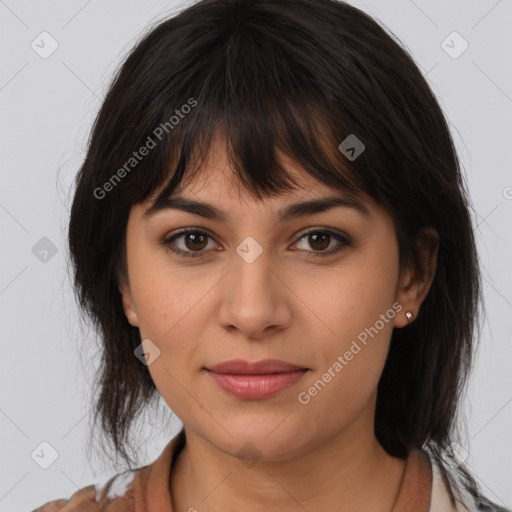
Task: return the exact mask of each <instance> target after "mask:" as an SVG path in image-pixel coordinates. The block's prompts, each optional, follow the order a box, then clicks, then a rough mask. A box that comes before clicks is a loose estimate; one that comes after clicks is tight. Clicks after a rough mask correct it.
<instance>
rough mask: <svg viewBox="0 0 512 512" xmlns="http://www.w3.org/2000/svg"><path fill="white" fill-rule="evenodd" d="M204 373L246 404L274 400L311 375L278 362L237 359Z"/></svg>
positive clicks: (293, 366) (294, 366)
mask: <svg viewBox="0 0 512 512" xmlns="http://www.w3.org/2000/svg"><path fill="white" fill-rule="evenodd" d="M204 370H206V372H207V374H208V375H209V376H210V377H211V378H212V379H213V381H214V382H215V383H216V384H217V385H218V386H219V387H220V388H221V389H222V390H224V391H225V392H227V393H229V394H230V395H232V396H235V397H237V398H240V399H244V400H259V399H263V398H268V397H270V396H273V395H275V394H277V393H279V392H280V391H282V390H284V389H286V388H289V387H291V386H293V385H294V384H296V383H297V382H298V381H299V380H300V379H301V378H302V377H303V376H304V375H305V374H306V373H307V372H308V371H310V369H309V368H305V367H302V366H298V365H295V364H291V363H287V362H285V361H280V360H277V359H266V360H263V361H256V362H253V363H251V362H249V361H244V360H242V359H236V360H231V361H225V362H223V363H220V364H217V365H214V366H211V367H209V368H204Z"/></svg>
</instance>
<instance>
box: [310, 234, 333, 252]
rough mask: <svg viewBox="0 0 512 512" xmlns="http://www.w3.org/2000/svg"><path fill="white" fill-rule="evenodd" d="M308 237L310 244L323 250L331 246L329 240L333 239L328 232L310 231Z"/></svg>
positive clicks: (316, 248)
mask: <svg viewBox="0 0 512 512" xmlns="http://www.w3.org/2000/svg"><path fill="white" fill-rule="evenodd" d="M308 237H309V238H308V241H309V245H310V246H311V247H312V248H313V249H315V250H318V251H322V250H324V249H326V248H327V247H329V242H330V241H331V235H329V234H327V233H321V232H318V233H310V234H309V235H308Z"/></svg>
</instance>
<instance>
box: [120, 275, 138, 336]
mask: <svg viewBox="0 0 512 512" xmlns="http://www.w3.org/2000/svg"><path fill="white" fill-rule="evenodd" d="M119 291H120V293H121V299H122V301H123V309H124V313H125V315H126V317H127V320H128V322H129V323H130V324H131V325H133V326H134V327H138V325H139V323H138V318H137V312H136V310H135V305H134V301H133V297H132V292H131V290H130V286H129V285H128V284H127V283H122V284H120V285H119Z"/></svg>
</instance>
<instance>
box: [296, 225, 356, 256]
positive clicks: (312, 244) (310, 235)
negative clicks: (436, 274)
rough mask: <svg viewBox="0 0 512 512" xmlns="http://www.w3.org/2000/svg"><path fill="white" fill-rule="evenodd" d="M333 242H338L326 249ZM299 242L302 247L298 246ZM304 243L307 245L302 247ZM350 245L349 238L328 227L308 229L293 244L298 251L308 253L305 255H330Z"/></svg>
mask: <svg viewBox="0 0 512 512" xmlns="http://www.w3.org/2000/svg"><path fill="white" fill-rule="evenodd" d="M304 242H305V243H304ZM333 242H338V243H337V244H334V247H333V248H331V249H330V250H326V249H327V248H328V247H330V246H331V244H333ZM301 243H302V244H303V247H300V244H301ZM304 245H305V246H309V247H304ZM351 245H352V242H351V240H350V238H348V237H346V236H343V235H341V234H339V233H336V232H335V231H331V230H329V229H316V230H314V231H309V232H307V233H305V234H303V235H302V236H301V237H300V239H299V241H298V242H297V243H296V244H295V246H296V247H298V250H299V252H303V253H306V254H307V253H309V254H307V255H308V256H312V257H315V256H330V255H333V254H335V253H337V252H339V251H340V250H341V249H343V247H346V246H351ZM331 247H332V246H331ZM311 249H312V250H311Z"/></svg>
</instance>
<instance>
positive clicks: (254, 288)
mask: <svg viewBox="0 0 512 512" xmlns="http://www.w3.org/2000/svg"><path fill="white" fill-rule="evenodd" d="M221 293H222V298H221V305H220V309H219V322H220V324H221V326H222V327H223V328H225V329H227V330H228V331H231V332H233V333H234V332H240V333H242V334H243V335H244V336H245V337H247V338H251V339H255V340H261V339H263V338H265V337H267V336H269V335H270V334H271V333H272V332H273V331H278V330H282V329H285V328H286V327H288V326H289V325H290V323H291V319H292V314H291V310H290V302H289V299H290V293H291V292H290V290H289V288H288V287H287V286H286V284H285V283H284V280H283V279H282V276H279V271H278V270H277V269H276V268H272V267H271V261H270V260H269V258H268V257H267V254H266V253H265V251H264V252H263V253H262V254H260V256H259V257H258V258H256V259H255V260H254V261H252V262H248V261H246V260H244V258H243V257H240V256H239V255H238V254H237V255H236V256H235V257H234V266H233V268H232V270H231V271H230V272H229V273H228V275H227V276H226V278H225V279H224V280H223V288H222V292H221Z"/></svg>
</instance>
